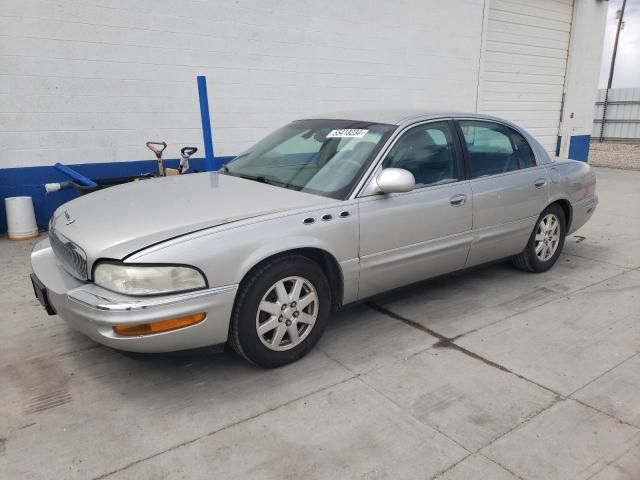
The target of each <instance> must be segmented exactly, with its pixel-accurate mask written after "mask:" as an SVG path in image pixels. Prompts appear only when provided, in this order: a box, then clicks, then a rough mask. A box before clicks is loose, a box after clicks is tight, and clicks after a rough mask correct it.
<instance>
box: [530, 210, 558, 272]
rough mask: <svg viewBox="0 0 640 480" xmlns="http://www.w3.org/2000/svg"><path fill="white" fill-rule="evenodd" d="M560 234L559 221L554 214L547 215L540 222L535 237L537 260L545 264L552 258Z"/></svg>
mask: <svg viewBox="0 0 640 480" xmlns="http://www.w3.org/2000/svg"><path fill="white" fill-rule="evenodd" d="M560 233H561V231H560V220H558V217H557V216H556V215H555V214H553V213H549V214H547V215H545V216H544V217H543V218H542V220H540V223H539V224H538V229H537V230H536V236H535V253H536V257H538V260H540V261H541V262H546V261H547V260H549V259H550V258H551V257H553V255H554V254H555V253H556V250H557V249H558V244H559V243H560Z"/></svg>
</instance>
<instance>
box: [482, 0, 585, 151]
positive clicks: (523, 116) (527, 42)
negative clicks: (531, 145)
mask: <svg viewBox="0 0 640 480" xmlns="http://www.w3.org/2000/svg"><path fill="white" fill-rule="evenodd" d="M572 12H573V0H536V2H530V1H527V0H490V2H489V12H488V24H487V29H486V32H487V33H486V35H487V37H486V50H485V57H484V60H483V69H482V73H481V81H480V94H479V96H478V110H479V111H480V112H484V113H491V114H495V115H498V116H500V117H503V118H507V119H509V120H511V121H513V122H516V123H518V124H519V125H522V126H523V127H524V128H526V129H527V130H528V131H529V132H531V133H532V134H533V135H534V136H535V137H536V138H537V139H538V140H539V141H540V142H541V143H542V144H543V145H544V147H545V148H546V149H547V150H548V151H549V152H555V148H556V142H557V137H558V127H559V123H560V111H561V108H562V91H563V85H564V79H565V72H566V62H567V55H568V50H569V37H570V32H571V20H572Z"/></svg>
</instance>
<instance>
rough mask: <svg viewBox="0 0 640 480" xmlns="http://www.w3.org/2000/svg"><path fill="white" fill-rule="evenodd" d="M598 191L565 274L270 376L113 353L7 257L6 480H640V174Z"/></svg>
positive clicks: (412, 296) (201, 362)
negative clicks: (63, 316)
mask: <svg viewBox="0 0 640 480" xmlns="http://www.w3.org/2000/svg"><path fill="white" fill-rule="evenodd" d="M598 181H599V186H598V188H599V193H600V198H601V204H600V207H599V209H598V210H597V212H596V214H595V216H594V218H593V219H592V221H591V222H590V223H589V224H588V225H587V226H586V227H585V228H583V229H582V230H580V231H579V232H577V234H576V235H574V236H571V237H570V238H568V239H567V244H566V246H565V253H564V254H563V255H562V256H561V257H560V260H559V261H558V264H557V265H556V266H555V267H554V268H553V269H552V270H551V271H550V272H547V273H545V274H540V275H533V274H527V273H523V272H520V271H518V270H515V269H513V268H512V267H510V266H509V265H506V264H502V265H496V266H491V267H485V268H481V269H477V270H474V271H472V272H467V273H465V274H462V275H458V276H455V277H450V278H447V279H444V280H443V279H439V280H435V281H431V282H426V283H423V284H420V285H416V286H413V287H410V288H406V289H403V290H401V291H397V292H394V293H392V294H388V295H385V296H382V297H379V298H376V299H374V300H373V301H372V302H369V303H367V304H364V305H357V306H354V307H351V308H349V309H348V310H345V311H344V312H342V313H341V314H340V315H338V316H337V317H336V318H335V319H334V320H333V321H332V324H331V325H330V327H329V329H328V331H327V332H326V334H325V336H324V338H323V339H322V340H321V342H320V344H319V346H318V348H316V350H315V351H314V352H313V353H312V354H310V355H309V356H308V357H307V358H305V359H303V360H302V361H300V362H298V363H296V364H294V365H290V366H288V367H285V368H281V369H278V370H271V371H265V370H260V369H257V368H254V367H252V366H250V365H248V364H247V363H245V362H244V361H241V360H240V359H239V358H238V357H236V356H235V355H233V354H231V353H227V354H224V355H220V356H204V355H194V354H189V355H177V356H176V355H157V356H150V357H147V358H145V359H143V360H140V359H131V358H128V357H126V356H123V355H121V354H119V353H117V352H115V351H112V350H109V349H107V348H103V347H101V346H98V345H95V344H94V343H92V342H91V341H89V340H87V339H86V338H84V337H83V336H82V335H79V334H77V333H75V332H73V331H71V330H69V329H68V328H67V326H66V325H65V324H64V323H63V321H62V320H60V319H59V318H57V317H48V316H47V315H46V314H45V313H44V312H43V311H42V310H41V308H40V306H39V305H38V303H37V302H36V300H35V299H34V298H33V293H32V290H31V286H30V285H29V282H28V279H27V274H28V272H29V264H28V252H29V250H30V244H29V243H15V242H9V241H6V240H3V241H0V271H1V272H2V275H1V278H0V309H1V310H2V311H3V313H4V316H3V318H2V323H1V325H2V334H0V392H1V396H0V400H1V401H0V478H2V479H7V480H9V479H11V480H13V479H29V478H39V479H40V478H42V479H45V478H46V479H53V478H55V479H75V478H80V479H103V478H109V479H114V480H115V479H136V480H140V479H161V478H171V479H176V478H189V479H193V478H205V477H206V478H212V479H231V478H241V479H247V478H252V479H253V478H264V479H266V478H291V479H302V478H304V479H316V478H322V479H347V478H362V479H364V478H367V479H383V478H388V479H402V478H408V479H412V480H414V479H418V478H420V479H429V478H438V479H461V480H462V479H491V480H501V479H505V480H506V479H516V478H521V479H543V480H552V479H561V480H568V479H573V478H580V479H587V478H591V479H597V480H602V479H626V480H638V479H639V478H640V355H638V353H639V352H640V172H633V171H620V170H606V169H598Z"/></svg>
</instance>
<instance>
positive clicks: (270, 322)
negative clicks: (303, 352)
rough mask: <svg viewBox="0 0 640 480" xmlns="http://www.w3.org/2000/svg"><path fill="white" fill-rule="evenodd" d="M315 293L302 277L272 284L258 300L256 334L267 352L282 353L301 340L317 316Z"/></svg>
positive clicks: (309, 330) (309, 283)
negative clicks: (269, 350)
mask: <svg viewBox="0 0 640 480" xmlns="http://www.w3.org/2000/svg"><path fill="white" fill-rule="evenodd" d="M318 304H319V300H318V294H317V292H316V289H315V287H314V286H313V284H312V283H311V282H310V281H309V280H307V279H306V278H303V277H298V276H295V277H287V278H283V279H282V280H279V281H277V282H276V283H274V284H273V285H272V286H271V287H270V288H269V289H268V290H267V293H265V295H264V296H263V297H262V300H261V301H260V304H259V305H258V312H257V314H256V331H257V333H258V337H259V338H260V341H261V342H262V343H263V344H264V345H265V346H266V347H267V348H269V349H271V350H275V351H284V350H289V349H291V348H294V347H295V346H297V345H299V344H300V343H302V342H303V341H304V339H305V338H307V336H308V335H309V333H310V332H311V330H312V328H313V325H314V324H315V322H316V319H317V317H318V306H319V305H318Z"/></svg>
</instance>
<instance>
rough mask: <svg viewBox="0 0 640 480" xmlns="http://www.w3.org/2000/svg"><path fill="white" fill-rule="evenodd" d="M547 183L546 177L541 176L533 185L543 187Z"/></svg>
mask: <svg viewBox="0 0 640 480" xmlns="http://www.w3.org/2000/svg"><path fill="white" fill-rule="evenodd" d="M546 184H547V181H546V180H545V179H544V178H539V179H537V180H536V181H535V182H533V185H534V186H535V187H536V188H542V187H544V186H545V185H546Z"/></svg>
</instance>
